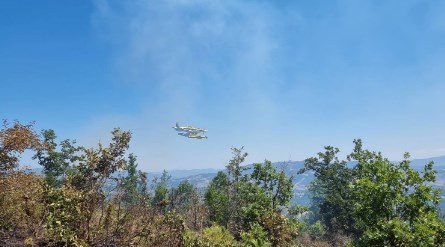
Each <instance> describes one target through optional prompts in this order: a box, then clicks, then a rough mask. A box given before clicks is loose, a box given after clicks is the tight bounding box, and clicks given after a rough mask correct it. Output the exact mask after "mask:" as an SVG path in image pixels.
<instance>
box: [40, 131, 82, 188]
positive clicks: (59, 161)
mask: <svg viewBox="0 0 445 247" xmlns="http://www.w3.org/2000/svg"><path fill="white" fill-rule="evenodd" d="M42 136H43V141H44V142H45V143H46V148H45V149H40V150H38V151H37V153H36V154H35V155H34V157H33V159H37V160H38V163H39V165H41V166H42V167H43V172H44V173H45V181H46V182H47V184H48V185H50V186H52V187H60V186H61V185H62V183H63V181H64V179H65V178H66V175H67V172H68V170H69V168H70V166H72V165H74V163H75V162H76V161H80V160H81V157H80V156H79V155H78V152H79V151H80V150H81V148H80V147H76V146H75V143H76V142H75V141H71V140H64V141H62V142H61V143H60V147H61V148H60V151H58V150H57V146H58V145H57V143H56V138H57V136H56V133H55V132H54V130H51V129H50V130H43V131H42Z"/></svg>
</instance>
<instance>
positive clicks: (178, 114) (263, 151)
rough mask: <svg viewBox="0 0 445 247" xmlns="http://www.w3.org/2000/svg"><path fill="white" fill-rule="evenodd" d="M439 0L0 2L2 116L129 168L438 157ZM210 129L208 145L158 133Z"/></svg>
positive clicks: (441, 108)
mask: <svg viewBox="0 0 445 247" xmlns="http://www.w3.org/2000/svg"><path fill="white" fill-rule="evenodd" d="M444 12H445V2H443V1H413V0H408V1H352V0H349V1H346V0H345V1H343V0H339V1H266V0H262V1H260V0H258V1H254V0H249V1H247V0H246V1H239V0H236V1H235V0H224V1H208V0H164V1H154V0H137V1H118V0H116V1H111V0H110V1H108V0H100V1H99V0H98V1H56V0H52V1H24V0H20V1H2V2H1V3H0V92H1V97H0V117H1V118H5V119H9V120H13V119H18V120H20V121H22V122H29V121H36V127H37V128H38V129H47V128H52V129H54V130H55V131H56V133H58V135H59V136H60V138H61V139H62V138H63V139H64V138H71V139H77V141H78V143H80V144H82V145H87V146H93V145H96V144H97V143H98V142H99V141H100V142H103V143H104V142H107V141H108V140H109V132H110V131H111V130H112V128H113V127H121V128H123V129H125V130H130V131H132V132H133V134H134V138H133V141H132V143H131V151H132V152H134V153H135V154H136V155H137V156H138V157H139V165H140V167H141V168H142V169H143V170H148V171H150V170H161V169H164V168H165V169H192V168H222V167H224V165H225V164H226V163H227V161H228V160H229V159H230V156H231V154H230V147H231V146H235V147H240V146H245V149H246V151H247V152H248V153H249V154H250V155H249V158H248V161H247V162H261V161H263V160H264V159H269V160H272V161H282V160H288V159H293V160H302V159H305V158H307V157H310V156H313V155H315V154H316V153H317V152H318V151H321V150H322V148H323V146H325V145H332V146H336V147H339V148H340V149H341V150H342V151H343V152H344V154H346V153H347V152H350V151H351V148H352V140H353V139H354V138H362V139H363V140H364V143H365V146H366V147H367V148H370V149H374V150H379V151H382V152H383V153H384V155H386V156H387V157H389V158H391V159H401V158H402V155H403V153H404V152H406V151H409V152H411V154H412V156H413V157H414V158H422V157H431V156H438V155H444V154H445V131H444V123H445V97H444V96H443V95H444V93H445V81H444V80H445V79H444V78H445V16H444V15H443V13H444ZM176 121H178V122H179V123H181V124H193V125H196V126H198V127H204V128H207V129H209V132H208V136H209V139H207V140H190V139H186V138H182V137H180V136H177V135H176V133H175V132H174V131H173V130H172V129H171V126H172V125H174V123H175V122H176Z"/></svg>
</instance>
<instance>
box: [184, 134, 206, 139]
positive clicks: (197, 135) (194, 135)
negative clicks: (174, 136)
mask: <svg viewBox="0 0 445 247" xmlns="http://www.w3.org/2000/svg"><path fill="white" fill-rule="evenodd" d="M188 138H194V139H204V138H205V139H207V136H205V135H200V134H190V135H189V136H188Z"/></svg>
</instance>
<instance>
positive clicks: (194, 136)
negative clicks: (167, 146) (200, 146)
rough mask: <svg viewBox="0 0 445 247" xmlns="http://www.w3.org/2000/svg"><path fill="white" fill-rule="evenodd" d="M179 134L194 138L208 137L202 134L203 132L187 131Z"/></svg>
mask: <svg viewBox="0 0 445 247" xmlns="http://www.w3.org/2000/svg"><path fill="white" fill-rule="evenodd" d="M178 135H180V136H185V137H188V138H194V139H204V138H205V139H207V136H205V135H201V134H194V133H189V132H187V133H178Z"/></svg>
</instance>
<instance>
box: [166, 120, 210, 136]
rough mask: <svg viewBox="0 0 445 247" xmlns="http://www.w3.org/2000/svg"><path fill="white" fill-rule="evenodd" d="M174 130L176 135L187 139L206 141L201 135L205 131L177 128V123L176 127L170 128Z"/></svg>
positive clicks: (189, 127) (190, 127)
mask: <svg viewBox="0 0 445 247" xmlns="http://www.w3.org/2000/svg"><path fill="white" fill-rule="evenodd" d="M172 128H173V129H174V130H176V131H178V132H179V133H178V135H180V136H184V137H188V138H194V139H204V138H205V139H207V136H205V135H203V134H202V133H204V132H207V130H205V129H201V128H196V127H193V126H179V124H178V123H176V126H173V127H172Z"/></svg>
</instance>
